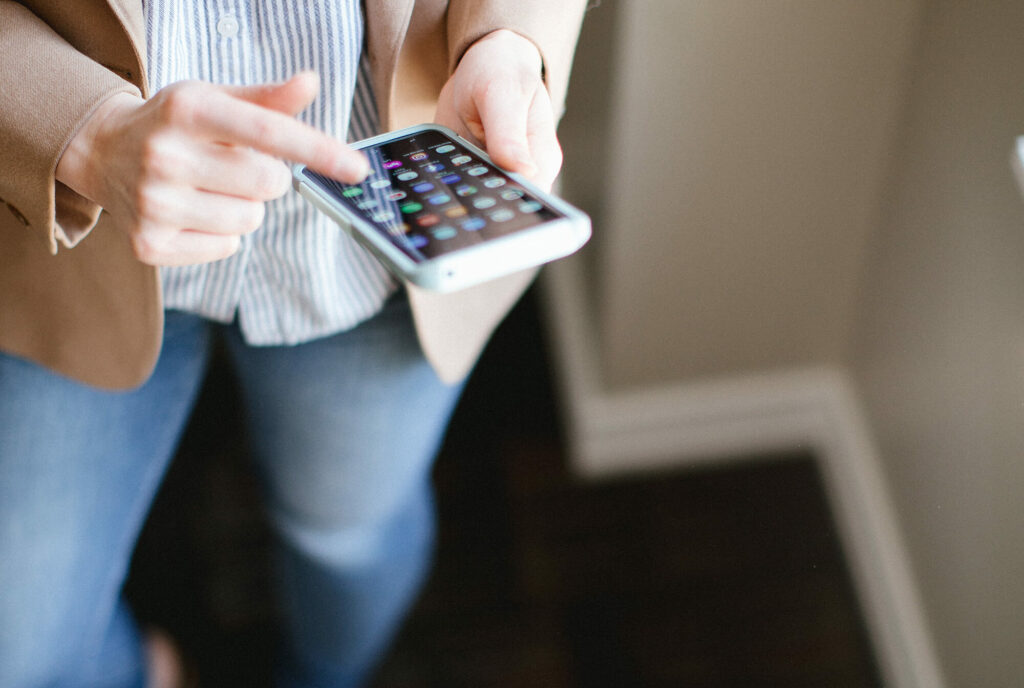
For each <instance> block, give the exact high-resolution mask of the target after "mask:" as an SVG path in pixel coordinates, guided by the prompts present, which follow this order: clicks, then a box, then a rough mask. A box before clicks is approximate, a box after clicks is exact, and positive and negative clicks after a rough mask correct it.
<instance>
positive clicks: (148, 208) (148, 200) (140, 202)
mask: <svg viewBox="0 0 1024 688" xmlns="http://www.w3.org/2000/svg"><path fill="white" fill-rule="evenodd" d="M135 213H136V215H137V216H138V217H139V219H140V220H143V221H154V220H162V219H163V218H164V217H166V216H167V214H168V213H169V205H168V203H167V201H166V199H165V198H164V197H163V194H161V193H159V192H158V191H157V190H156V189H154V188H153V187H152V186H150V185H146V184H143V185H141V186H139V187H138V189H137V190H136V193H135Z"/></svg>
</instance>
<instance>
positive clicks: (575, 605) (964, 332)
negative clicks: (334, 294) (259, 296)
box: [129, 0, 1024, 688]
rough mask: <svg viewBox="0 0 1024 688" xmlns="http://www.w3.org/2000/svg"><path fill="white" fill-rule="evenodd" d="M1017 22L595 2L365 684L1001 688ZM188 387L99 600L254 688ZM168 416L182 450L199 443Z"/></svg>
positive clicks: (1016, 208)
mask: <svg viewBox="0 0 1024 688" xmlns="http://www.w3.org/2000/svg"><path fill="white" fill-rule="evenodd" d="M1022 27H1024V4H1022V3H1019V2H1015V1H1014V0H983V1H981V2H973V3H965V2H959V1H958V0H830V1H829V2H819V1H818V0H644V1H643V2H626V1H625V0H617V1H616V0H604V2H602V3H600V5H599V6H597V7H595V8H593V9H592V10H591V11H590V12H589V13H588V16H587V20H586V23H585V25H584V30H583V35H582V38H581V44H580V47H579V51H578V54H577V59H576V65H575V70H574V76H573V82H572V86H571V89H570V94H569V101H568V106H567V111H566V115H565V118H564V120H563V122H562V126H561V130H560V131H561V135H562V141H563V145H564V148H565V152H566V164H565V168H564V172H563V175H562V192H563V194H564V195H565V196H566V197H567V198H569V199H570V200H571V201H573V202H574V203H576V204H577V205H579V206H581V207H583V208H584V209H586V210H587V211H588V212H589V213H590V214H591V215H592V217H593V219H594V229H595V236H594V239H593V241H592V243H591V244H590V245H589V246H588V247H587V248H586V249H585V250H584V251H583V252H582V253H581V254H579V255H578V256H576V257H573V258H572V259H570V260H567V261H564V262H562V263H559V264H557V265H555V266H552V267H550V268H548V269H546V271H545V274H544V275H543V278H542V280H541V281H540V282H539V283H538V284H537V285H536V286H535V287H534V288H533V289H532V290H531V291H530V292H529V293H528V295H527V297H526V298H525V299H524V300H523V302H522V303H521V304H520V305H519V306H518V307H517V309H516V310H515V311H514V312H513V314H512V315H511V317H510V318H509V320H508V321H507V322H506V323H505V324H504V325H503V326H502V328H501V329H500V330H499V331H498V333H497V334H496V336H495V339H494V341H493V342H492V345H491V347H490V348H489V350H488V351H487V353H486V354H485V356H484V358H483V359H482V360H481V362H480V365H479V366H478V368H477V370H476V372H475V373H474V375H473V377H472V378H471V380H470V383H469V386H468V387H467V390H466V394H465V397H464V398H463V400H462V403H461V404H460V406H459V408H458V410H457V412H456V416H455V419H454V422H453V424H452V427H451V430H450V432H449V435H448V438H447V440H446V443H445V447H444V450H443V451H442V454H441V456H440V457H439V461H438V466H437V472H436V478H437V483H438V490H439V495H440V497H439V498H440V511H441V536H440V548H439V553H438V562H437V566H436V569H435V572H434V575H433V577H432V579H431V581H430V583H429V585H428V587H427V589H426V590H425V592H424V595H423V597H422V599H421V600H420V603H419V605H418V606H417V608H416V609H415V610H414V612H413V615H412V617H411V619H410V620H409V623H408V624H407V625H406V627H405V629H404V630H403V632H402V635H401V636H400V637H399V638H398V641H397V643H396V646H395V648H394V650H393V652H392V654H391V655H390V656H389V657H388V659H387V661H386V662H385V665H384V666H383V667H382V668H381V672H380V675H379V676H378V679H377V685H379V686H399V687H401V686H407V687H409V688H421V687H427V686H430V687H433V686H446V687H450V686H496V687H502V686H509V687H518V686H551V687H552V688H561V687H563V686H564V687H569V686H572V687H583V686H836V687H845V686H850V687H854V686H857V687H862V686H863V687H867V686H883V685H884V686H895V687H897V688H905V687H921V688H926V687H927V688H931V687H936V688H942V687H943V686H949V687H955V686H986V687H993V688H995V687H1001V686H1016V685H1019V684H1020V676H1021V675H1024V655H1022V653H1021V652H1020V648H1021V647H1022V640H1021V638H1022V636H1024V634H1022V630H1024V628H1022V627H1024V622H1022V621H1021V619H1024V508H1022V507H1021V505H1020V502H1021V500H1020V498H1019V494H1020V492H1021V490H1022V488H1024V423H1022V422H1021V420H1022V415H1024V202H1022V200H1021V198H1022V197H1021V194H1020V191H1019V189H1018V187H1017V186H1016V184H1015V180H1014V177H1013V175H1012V173H1011V168H1010V155H1011V151H1012V147H1013V143H1014V139H1015V137H1016V136H1018V135H1020V134H1024V41H1022V40H1021V28H1022ZM229 377H230V371H227V370H224V369H222V368H215V369H214V370H213V371H212V373H211V384H210V385H208V388H207V391H206V393H205V394H204V396H203V398H202V400H201V410H202V412H201V413H199V414H197V421H196V422H195V423H194V424H193V425H192V427H190V429H189V432H188V435H187V437H186V440H185V443H184V445H183V447H182V449H181V452H180V454H179V457H178V460H177V462H176V463H175V466H174V467H173V469H172V472H171V474H170V476H169V477H168V480H167V483H166V485H165V487H164V489H163V492H162V493H161V497H160V499H159V501H158V502H157V504H156V506H155V507H154V511H153V514H152V517H151V519H150V522H149V524H148V525H147V530H146V532H145V534H144V537H143V539H142V541H141V542H140V546H139V550H138V552H137V556H136V560H135V563H134V567H133V572H132V578H131V581H130V585H129V590H130V594H131V595H132V596H133V598H134V599H135V600H136V605H137V607H138V608H139V610H140V615H141V616H142V617H143V618H144V620H151V621H154V622H159V623H161V624H163V625H164V626H167V627H168V628H170V629H171V630H172V631H174V632H175V633H176V634H178V635H179V636H180V637H181V639H182V643H183V645H185V647H186V649H187V650H188V651H189V653H190V654H191V655H192V656H193V657H195V658H196V660H197V662H198V663H199V665H200V666H201V668H202V669H203V673H204V677H205V679H206V684H208V685H212V686H231V685H244V686H261V685H268V683H267V675H268V674H267V666H268V656H269V652H268V648H269V647H270V645H271V643H272V639H273V635H274V616H275V614H274V610H273V608H272V606H271V605H270V604H269V603H268V601H267V597H266V594H265V591H266V580H267V576H268V572H267V570H266V565H265V562H264V561H263V558H262V554H263V551H264V549H265V546H266V540H267V533H266V529H265V525H264V522H263V519H262V515H261V512H260V507H259V504H258V500H257V499H256V497H255V487H254V485H253V483H252V480H251V478H250V477H249V474H248V472H247V468H246V452H245V444H244V435H243V433H242V429H241V427H240V425H239V424H238V420H237V401H236V400H235V399H233V398H232V397H231V396H230V394H229V393H228V392H225V391H224V388H225V386H224V385H222V384H219V383H221V382H224V381H225V379H226V378H229ZM200 419H201V420H200Z"/></svg>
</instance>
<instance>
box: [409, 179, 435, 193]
mask: <svg viewBox="0 0 1024 688" xmlns="http://www.w3.org/2000/svg"><path fill="white" fill-rule="evenodd" d="M433 188H434V185H433V184H431V183H430V182H420V183H419V184H416V185H415V186H413V187H412V190H413V191H415V192H416V193H426V192H427V191H430V190H431V189H433Z"/></svg>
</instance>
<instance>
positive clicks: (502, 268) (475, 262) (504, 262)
mask: <svg viewBox="0 0 1024 688" xmlns="http://www.w3.org/2000/svg"><path fill="white" fill-rule="evenodd" d="M428 130H433V131H438V132H441V133H442V134H444V135H445V136H447V137H448V138H450V139H452V140H453V141H454V142H456V143H457V144H458V145H461V146H463V147H465V148H467V149H468V150H469V151H470V152H472V154H473V155H476V156H478V157H479V158H480V159H481V160H483V161H485V162H486V163H487V164H489V165H491V166H493V167H495V168H496V169H500V168H497V166H496V165H494V163H493V161H491V159H490V157H488V156H487V154H486V153H485V152H484V151H482V150H480V149H479V148H477V147H476V146H474V145H472V144H471V143H469V142H468V141H466V140H465V139H463V138H462V137H460V136H458V135H457V134H456V133H455V132H453V131H451V130H450V129H447V128H445V127H442V126H440V125H436V124H423V125H418V126H414V127H409V128H406V129H401V130H398V131H393V132H389V133H386V134H382V135H380V136H375V137H373V138H369V139H365V140H363V141H359V142H357V143H355V144H353V147H354V148H360V149H362V148H370V147H373V146H375V145H377V144H381V143H386V142H389V141H394V140H398V139H403V138H407V137H412V136H415V135H416V134H418V133H421V132H424V131H428ZM501 172H503V173H504V174H505V175H507V176H508V177H509V178H511V179H512V180H513V181H514V182H515V183H516V184H518V185H520V186H522V187H523V189H524V190H526V192H528V193H529V194H531V195H532V196H534V197H535V198H536V199H538V200H540V201H542V202H543V203H545V204H547V205H548V206H549V207H550V209H551V210H553V211H554V212H555V213H557V214H558V215H559V217H557V218H556V219H551V220H548V221H546V222H543V223H540V224H537V225H535V226H533V227H530V228H526V229H521V230H518V231H515V232H513V233H510V234H507V235H505V236H500V237H496V238H491V239H488V240H486V241H482V242H480V243H477V244H475V245H473V246H469V247H465V248H461V249H457V250H454V251H452V252H450V253H445V254H443V255H440V256H436V257H433V258H429V259H426V260H422V261H417V260H414V259H413V258H412V257H411V256H409V255H408V254H406V253H405V252H403V251H402V250H401V249H400V248H398V247H397V246H396V245H395V244H394V243H392V241H391V240H390V239H389V238H388V237H387V236H386V235H385V234H383V233H382V231H381V230H380V229H379V228H378V227H377V226H376V225H374V224H373V223H372V222H370V221H369V220H367V219H366V218H364V217H362V216H360V215H359V214H358V213H357V212H356V211H355V210H352V209H350V208H349V207H348V206H346V205H344V204H343V203H342V202H341V201H339V200H338V199H337V198H336V197H335V196H334V194H333V193H332V192H331V191H330V190H328V189H326V188H324V186H323V185H321V184H320V183H318V181H317V180H316V179H315V178H313V177H310V176H309V175H308V174H307V172H306V168H305V166H303V165H297V166H295V168H294V169H293V184H294V186H295V188H296V189H297V190H298V192H299V193H300V194H301V195H302V196H303V197H305V198H306V199H307V200H309V201H310V202H311V203H312V204H313V205H314V206H316V207H317V208H318V209H319V210H321V211H322V212H324V213H325V214H327V215H328V216H329V217H331V218H332V219H333V220H335V221H336V222H337V223H338V224H339V225H340V226H341V227H342V228H343V229H344V230H345V231H347V232H349V233H350V234H351V235H352V236H353V237H354V238H355V239H356V241H358V242H359V243H360V244H362V245H363V246H365V247H366V248H367V249H368V250H369V251H370V252H371V253H373V255H374V256H376V257H377V259H379V260H380V261H381V262H382V263H383V264H384V265H385V266H386V267H387V268H388V269H389V270H391V272H392V273H394V274H395V275H396V276H398V277H399V278H400V279H403V280H407V281H409V282H412V283H413V284H416V285H418V286H420V287H424V288H426V289H430V290H433V291H439V292H448V291H455V290H457V289H463V288H466V287H469V286H472V285H475V284H480V283H482V282H487V281H490V280H492V279H495V278H498V277H502V276H504V275H508V274H511V273H514V272H518V271H520V270H524V269H526V268H530V267H535V266H538V265H542V264H544V263H548V262H551V261H553V260H556V259H558V258H562V257H565V256H567V255H569V254H571V253H573V252H575V251H576V250H578V249H579V248H580V247H581V246H583V245H584V244H585V243H586V242H587V240H588V239H589V238H590V234H591V228H590V218H589V217H588V216H587V215H586V214H585V213H583V212H582V211H580V210H578V209H577V208H575V207H573V206H571V205H570V204H568V203H566V202H565V201H563V200H562V199H560V198H558V197H556V196H554V195H552V194H549V193H546V192H544V191H541V190H540V189H538V188H536V187H535V186H534V185H533V184H531V183H530V182H529V181H527V180H526V179H524V178H523V177H522V176H520V175H518V174H515V173H513V172H508V171H506V170H501Z"/></svg>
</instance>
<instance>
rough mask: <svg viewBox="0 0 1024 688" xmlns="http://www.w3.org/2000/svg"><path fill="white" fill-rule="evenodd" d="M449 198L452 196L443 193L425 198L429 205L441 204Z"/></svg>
mask: <svg viewBox="0 0 1024 688" xmlns="http://www.w3.org/2000/svg"><path fill="white" fill-rule="evenodd" d="M450 200H452V197H451V196H449V195H448V194H443V193H439V194H434V195H433V196H431V197H430V198H428V199H427V201H428V202H429V203H430V205H441V204H442V203H447V202H448V201H450Z"/></svg>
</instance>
